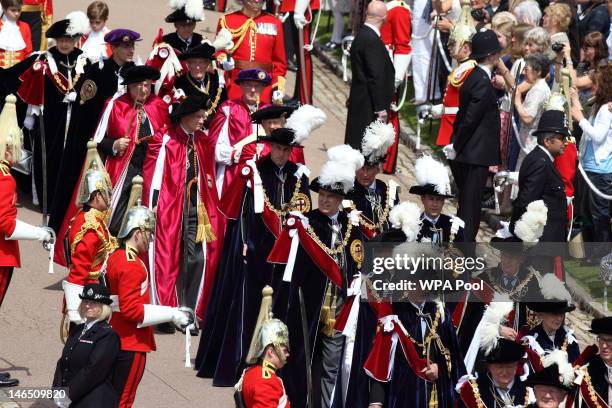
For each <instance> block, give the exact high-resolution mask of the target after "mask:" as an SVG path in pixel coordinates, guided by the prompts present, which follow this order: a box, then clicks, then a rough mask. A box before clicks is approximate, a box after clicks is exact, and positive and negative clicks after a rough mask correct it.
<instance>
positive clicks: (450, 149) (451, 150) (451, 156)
mask: <svg viewBox="0 0 612 408" xmlns="http://www.w3.org/2000/svg"><path fill="white" fill-rule="evenodd" d="M442 152H443V153H444V156H446V158H447V159H448V160H455V158H456V157H457V152H456V151H455V147H454V146H453V144H452V143H451V144H449V145H446V146H444V147H443V148H442Z"/></svg>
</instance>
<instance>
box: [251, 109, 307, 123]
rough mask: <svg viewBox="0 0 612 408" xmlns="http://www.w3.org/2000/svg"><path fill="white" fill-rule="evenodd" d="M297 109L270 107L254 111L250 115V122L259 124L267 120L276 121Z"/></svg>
mask: <svg viewBox="0 0 612 408" xmlns="http://www.w3.org/2000/svg"><path fill="white" fill-rule="evenodd" d="M296 109H297V108H296V107H295V106H291V105H270V106H266V107H265V108H261V109H259V110H256V111H255V112H253V113H252V114H251V122H253V123H257V124H261V122H262V121H264V120H267V119H278V118H280V117H283V116H284V117H289V115H291V114H292V113H293V111H294V110H296Z"/></svg>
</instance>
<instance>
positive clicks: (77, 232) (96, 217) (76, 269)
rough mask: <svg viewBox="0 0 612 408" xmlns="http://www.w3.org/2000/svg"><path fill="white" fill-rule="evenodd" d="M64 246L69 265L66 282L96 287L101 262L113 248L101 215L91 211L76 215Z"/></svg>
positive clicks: (113, 239)
mask: <svg viewBox="0 0 612 408" xmlns="http://www.w3.org/2000/svg"><path fill="white" fill-rule="evenodd" d="M68 242H69V243H70V259H71V261H70V268H69V270H68V277H67V278H66V280H67V281H68V282H70V283H73V284H75V285H80V286H84V285H86V284H88V283H97V282H98V279H99V278H100V273H101V269H102V266H103V265H104V262H105V261H106V259H107V257H108V255H109V254H110V253H111V252H113V251H114V250H115V249H116V248H117V240H116V239H115V237H113V236H112V235H111V234H110V232H109V231H108V227H107V226H106V222H105V215H104V213H102V212H101V211H98V210H96V209H94V208H90V209H89V210H87V211H79V213H78V214H77V215H76V217H74V219H73V221H72V223H71V225H70V230H69V231H68Z"/></svg>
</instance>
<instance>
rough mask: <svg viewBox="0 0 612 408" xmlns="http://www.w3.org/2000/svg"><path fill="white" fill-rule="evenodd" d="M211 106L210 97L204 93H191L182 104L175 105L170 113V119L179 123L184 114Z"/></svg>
mask: <svg viewBox="0 0 612 408" xmlns="http://www.w3.org/2000/svg"><path fill="white" fill-rule="evenodd" d="M209 107H210V99H209V98H208V96H206V95H204V94H197V95H189V96H188V97H187V98H185V99H184V100H183V102H181V104H180V105H178V106H175V107H174V108H173V109H172V113H171V114H170V121H172V123H177V122H178V121H179V119H180V118H182V117H183V116H186V115H189V114H191V113H194V112H197V111H199V110H200V109H204V110H206V109H208V108H209Z"/></svg>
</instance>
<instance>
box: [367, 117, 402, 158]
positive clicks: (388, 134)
mask: <svg viewBox="0 0 612 408" xmlns="http://www.w3.org/2000/svg"><path fill="white" fill-rule="evenodd" d="M394 141H395V128H394V127H393V125H392V124H391V123H383V122H381V121H379V120H375V121H374V122H372V123H370V125H369V126H368V127H367V128H366V130H365V132H364V134H363V140H362V142H361V152H362V153H363V155H364V156H365V157H370V156H372V158H374V159H379V158H381V157H384V156H385V155H386V154H387V149H388V148H389V147H390V146H391V145H392V144H393V142H394Z"/></svg>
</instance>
